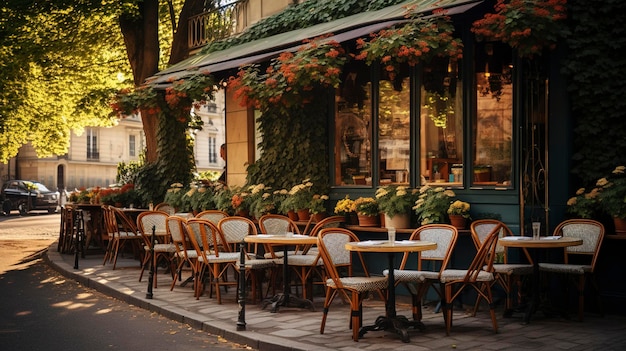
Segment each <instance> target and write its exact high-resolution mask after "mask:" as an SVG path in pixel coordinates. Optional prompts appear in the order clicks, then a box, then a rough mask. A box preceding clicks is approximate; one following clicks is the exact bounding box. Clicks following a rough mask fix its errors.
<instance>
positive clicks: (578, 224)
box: [553, 219, 604, 272]
mask: <svg viewBox="0 0 626 351" xmlns="http://www.w3.org/2000/svg"><path fill="white" fill-rule="evenodd" d="M553 235H561V236H563V237H570V238H578V239H582V240H583V243H582V245H578V246H569V247H566V248H565V249H564V250H565V257H564V262H565V263H566V264H567V263H569V259H570V257H569V256H570V255H587V256H591V271H592V272H593V270H594V269H595V265H596V261H597V259H598V254H599V252H600V246H601V244H602V240H603V239H604V226H603V225H602V223H600V222H598V221H594V220H591V219H569V220H566V221H563V222H561V223H560V224H559V225H558V226H557V227H556V228H555V229H554V232H553Z"/></svg>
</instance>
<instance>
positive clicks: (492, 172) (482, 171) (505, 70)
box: [472, 43, 513, 186]
mask: <svg viewBox="0 0 626 351" xmlns="http://www.w3.org/2000/svg"><path fill="white" fill-rule="evenodd" d="M478 49H479V50H478V51H477V54H478V55H477V67H476V72H477V73H476V84H477V87H476V92H477V114H476V120H475V121H474V125H475V126H476V127H475V129H474V136H473V137H474V155H473V156H474V160H473V171H474V174H473V177H472V181H473V184H474V185H477V186H485V185H487V186H488V185H493V186H496V185H498V186H510V185H511V172H512V116H513V95H512V93H513V84H512V81H511V67H512V63H511V58H510V55H506V54H507V53H510V49H508V48H506V47H501V46H497V45H496V44H490V43H487V44H483V45H481V46H479V47H478Z"/></svg>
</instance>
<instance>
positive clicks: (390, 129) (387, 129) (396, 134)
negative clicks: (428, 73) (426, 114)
mask: <svg viewBox="0 0 626 351" xmlns="http://www.w3.org/2000/svg"><path fill="white" fill-rule="evenodd" d="M378 89H379V92H378V93H379V99H378V101H379V107H378V150H379V157H380V160H379V164H380V183H381V184H388V183H402V184H408V182H409V159H410V137H411V123H410V122H411V95H410V78H409V77H408V75H402V76H397V77H395V79H394V80H393V81H391V80H389V79H388V78H387V79H381V80H380V82H379V88H378Z"/></svg>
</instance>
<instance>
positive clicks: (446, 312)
mask: <svg viewBox="0 0 626 351" xmlns="http://www.w3.org/2000/svg"><path fill="white" fill-rule="evenodd" d="M444 290H445V297H444V302H443V318H444V321H445V323H446V335H448V336H449V335H450V329H452V308H453V307H454V306H453V303H452V284H446V285H445V289H444Z"/></svg>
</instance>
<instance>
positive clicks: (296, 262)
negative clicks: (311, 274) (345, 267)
mask: <svg viewBox="0 0 626 351" xmlns="http://www.w3.org/2000/svg"><path fill="white" fill-rule="evenodd" d="M288 262H289V265H290V266H312V265H314V264H315V265H317V266H322V265H323V264H324V263H323V262H322V259H321V258H320V257H319V256H313V255H290V256H289V261H288Z"/></svg>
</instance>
